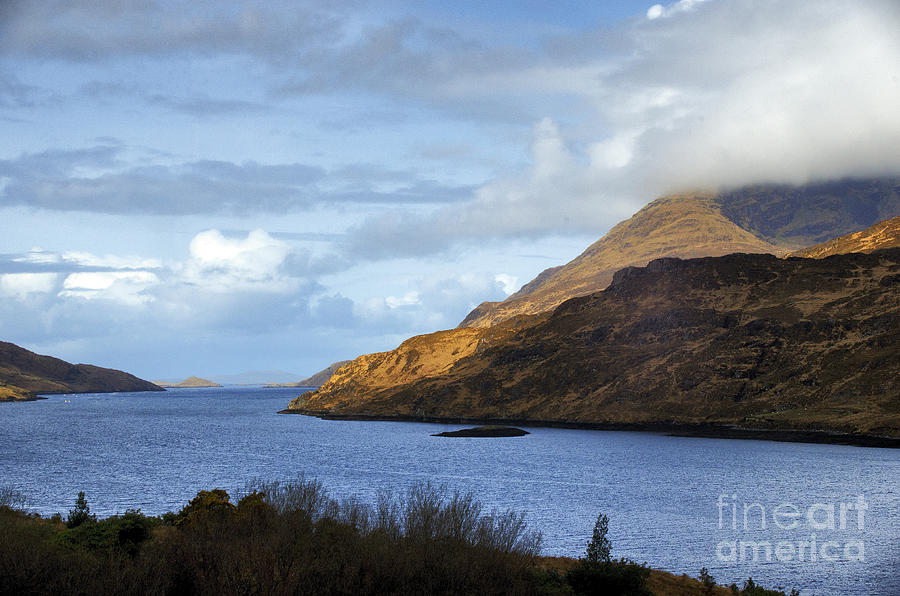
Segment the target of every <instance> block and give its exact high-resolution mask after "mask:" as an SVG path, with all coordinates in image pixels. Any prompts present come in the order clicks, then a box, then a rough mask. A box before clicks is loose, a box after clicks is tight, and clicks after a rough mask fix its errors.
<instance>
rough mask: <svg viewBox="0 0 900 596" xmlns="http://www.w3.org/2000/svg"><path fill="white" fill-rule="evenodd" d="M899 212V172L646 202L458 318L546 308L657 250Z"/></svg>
mask: <svg viewBox="0 0 900 596" xmlns="http://www.w3.org/2000/svg"><path fill="white" fill-rule="evenodd" d="M896 215H900V179H896V178H888V179H861V180H854V179H849V180H840V181H833V182H823V183H816V184H808V185H802V186H789V185H773V184H769V185H755V186H748V187H744V188H740V189H736V190H731V191H725V192H721V193H718V194H712V193H708V194H694V195H676V196H671V197H665V198H662V199H658V200H656V201H653V202H652V203H650V204H649V205H647V206H646V207H644V208H643V209H641V210H640V211H638V212H637V213H636V214H635V215H634V216H633V217H631V218H630V219H627V220H625V221H623V222H621V223H619V224H618V225H616V226H615V227H614V228H613V229H612V230H610V231H609V233H608V234H606V235H605V236H604V237H603V238H601V239H600V240H598V241H597V242H595V243H594V244H593V245H591V246H590V247H588V249H587V250H585V251H584V253H582V254H581V255H579V256H578V257H577V258H575V259H574V260H572V261H570V262H569V263H567V264H566V265H563V266H561V267H554V268H551V269H547V270H546V271H544V272H542V273H541V274H540V275H538V277H536V278H535V279H534V280H532V281H531V282H529V283H528V284H526V285H525V286H523V287H522V289H521V290H519V291H518V292H516V293H515V294H513V295H512V296H510V297H509V298H507V299H506V300H504V301H503V302H484V303H482V304H481V305H479V306H478V307H476V308H475V309H474V310H473V311H472V312H471V313H469V315H468V316H467V317H466V318H465V319H464V320H463V322H462V323H461V324H460V326H461V327H485V326H489V325H493V324H494V323H496V322H498V321H502V320H504V319H506V318H508V317H510V316H514V315H517V314H533V313H538V312H544V311H547V310H550V309H552V308H554V307H556V306H557V305H559V304H561V303H562V302H563V301H565V300H568V299H569V298H573V297H575V296H585V295H587V294H590V293H592V292H597V291H599V290H602V289H603V288H605V287H606V286H607V285H608V284H609V282H610V281H611V280H612V276H613V273H615V272H616V271H618V270H619V269H621V268H622V267H626V266H643V265H646V264H647V263H648V262H650V261H651V260H652V259H656V258H660V257H680V258H692V257H701V256H719V255H725V254H729V253H734V252H748V253H772V254H776V255H783V254H785V253H787V252H788V251H791V250H796V249H799V248H801V247H804V246H809V245H811V244H815V243H818V242H822V241H825V240H828V239H831V238H835V237H836V236H841V235H843V234H848V233H850V232H854V231H856V230H859V229H862V228H864V227H866V226H870V225H872V224H874V223H875V222H878V221H881V220H883V219H886V218H888V217H893V216H896Z"/></svg>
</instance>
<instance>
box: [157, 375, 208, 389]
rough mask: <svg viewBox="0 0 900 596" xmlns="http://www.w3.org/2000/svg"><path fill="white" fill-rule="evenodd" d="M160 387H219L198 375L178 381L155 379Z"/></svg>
mask: <svg viewBox="0 0 900 596" xmlns="http://www.w3.org/2000/svg"><path fill="white" fill-rule="evenodd" d="M156 384H157V385H159V386H160V387H221V385H219V384H218V383H213V382H212V381H210V380H209V379H201V378H200V377H188V378H186V379H185V380H183V381H181V382H180V383H166V382H164V381H157V383H156Z"/></svg>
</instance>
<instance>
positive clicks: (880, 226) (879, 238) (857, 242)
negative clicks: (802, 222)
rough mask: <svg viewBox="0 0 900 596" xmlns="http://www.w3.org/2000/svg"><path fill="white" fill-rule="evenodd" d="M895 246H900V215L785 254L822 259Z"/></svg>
mask: <svg viewBox="0 0 900 596" xmlns="http://www.w3.org/2000/svg"><path fill="white" fill-rule="evenodd" d="M897 246H900V217H893V218H891V219H886V220H884V221H880V222H878V223H877V224H875V225H873V226H869V227H868V228H866V229H865V230H862V231H859V232H854V233H852V234H847V235H846V236H841V237H840V238H834V239H833V240H829V241H827V242H822V243H821V244H817V245H815V246H810V247H809V248H804V249H801V250H797V251H794V252H792V253H789V254H788V255H787V256H789V257H807V258H812V259H823V258H825V257H830V256H831V255H840V254H846V253H849V252H873V251H876V250H881V249H884V248H894V247H897Z"/></svg>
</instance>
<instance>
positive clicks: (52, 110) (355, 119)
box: [0, 0, 900, 380]
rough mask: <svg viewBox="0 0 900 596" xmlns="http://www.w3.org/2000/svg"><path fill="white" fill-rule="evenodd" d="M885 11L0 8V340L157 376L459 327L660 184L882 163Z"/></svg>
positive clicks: (69, 4)
mask: <svg viewBox="0 0 900 596" xmlns="http://www.w3.org/2000/svg"><path fill="white" fill-rule="evenodd" d="M897 31H900V2H897V1H896V0H860V1H854V2H847V1H846V0H840V1H838V0H817V1H815V2H796V1H794V0H782V1H775V0H680V1H676V2H669V3H662V4H654V3H653V2H652V1H651V2H636V1H630V0H629V1H621V2H599V1H596V0H594V1H566V0H560V1H558V2H538V1H536V0H503V1H500V0H498V1H492V2H483V1H479V2H475V1H468V0H465V1H456V2H438V1H431V0H423V1H417V2H401V1H393V0H384V1H372V2H363V1H356V0H333V1H329V2H312V1H310V2H306V1H290V2H288V1H284V2H279V1H277V0H276V1H266V2H263V1H258V2H251V1H246V2H227V3H225V2H216V1H207V0H195V1H192V2H176V1H172V0H59V1H54V0H27V1H26V0H22V1H19V0H5V1H4V2H2V3H0V131H2V132H0V339H2V340H5V341H12V342H14V343H17V344H19V345H21V346H23V347H26V348H28V349H31V350H34V351H37V352H39V353H44V354H51V355H54V356H57V357H60V358H64V359H66V360H69V361H73V362H89V363H93V364H98V365H101V366H107V367H113V368H119V369H123V370H127V371H129V372H132V373H134V374H137V375H138V376H141V377H143V378H149V379H167V380H177V379H179V378H183V377H185V376H188V375H199V376H215V375H223V374H230V373H240V372H242V371H249V370H283V371H288V372H291V373H295V374H298V375H305V374H311V373H313V372H315V371H317V370H319V369H321V368H323V367H325V366H326V365H328V364H330V363H331V362H333V361H336V360H342V359H348V358H353V357H355V356H357V355H360V354H363V353H369V352H374V351H381V350H387V349H391V348H393V347H395V346H396V345H397V344H399V343H400V342H401V341H402V340H404V339H406V338H407V337H410V336H412V335H415V334H419V333H426V332H430V331H435V330H438V329H446V328H451V327H454V326H456V325H457V324H458V323H459V321H461V320H462V318H463V317H464V316H465V315H466V313H467V312H468V311H469V310H470V309H471V308H473V307H474V306H476V305H477V304H479V303H480V302H482V301H484V300H502V299H504V298H505V297H506V296H508V295H509V294H510V293H511V292H514V291H515V290H517V289H518V288H519V287H520V286H521V285H522V284H524V283H526V282H527V281H529V280H530V279H532V278H533V277H534V276H535V275H537V274H538V273H539V272H540V271H542V270H543V269H545V268H547V267H551V266H555V265H559V264H562V263H564V262H566V261H568V260H570V259H571V258H573V257H574V256H576V255H577V254H579V253H580V252H581V251H582V250H583V249H584V248H586V247H587V246H588V245H589V244H590V243H592V242H593V241H595V240H596V239H597V238H599V237H600V236H602V235H603V234H604V233H605V232H606V231H608V230H609V228H610V227H611V226H612V225H614V224H615V223H617V222H618V221H620V220H622V219H624V218H627V217H629V216H630V215H631V214H633V213H634V212H635V211H637V210H638V209H640V207H642V206H643V205H645V204H646V203H648V202H649V201H651V200H653V199H654V198H656V197H658V196H660V195H662V194H665V193H667V192H677V191H683V190H695V189H711V190H714V189H716V188H722V187H729V186H736V185H740V184H747V183H754V182H787V183H803V182H806V181H809V180H820V179H831V178H840V177H845V176H869V175H890V174H893V175H896V174H900V151H898V148H900V109H898V106H900V35H897Z"/></svg>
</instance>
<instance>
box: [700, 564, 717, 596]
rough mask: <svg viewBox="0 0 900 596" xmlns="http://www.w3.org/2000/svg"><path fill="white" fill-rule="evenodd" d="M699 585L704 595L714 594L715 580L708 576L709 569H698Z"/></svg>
mask: <svg viewBox="0 0 900 596" xmlns="http://www.w3.org/2000/svg"><path fill="white" fill-rule="evenodd" d="M700 583H702V584H703V593H704V594H714V593H715V589H716V578H714V577H713V576H711V575H710V574H709V569H707V568H706V567H702V568H701V569H700Z"/></svg>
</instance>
